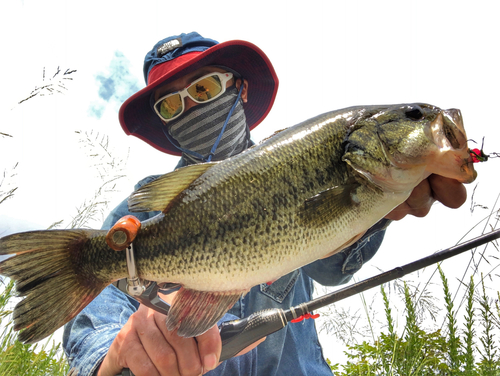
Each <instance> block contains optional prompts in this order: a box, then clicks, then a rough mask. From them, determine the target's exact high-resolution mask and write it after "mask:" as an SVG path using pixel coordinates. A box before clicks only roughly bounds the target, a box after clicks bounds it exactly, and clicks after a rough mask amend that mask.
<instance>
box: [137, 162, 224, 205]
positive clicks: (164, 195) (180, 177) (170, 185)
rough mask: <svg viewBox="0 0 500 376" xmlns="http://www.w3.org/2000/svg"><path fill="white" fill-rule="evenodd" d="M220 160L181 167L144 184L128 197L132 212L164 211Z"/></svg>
mask: <svg viewBox="0 0 500 376" xmlns="http://www.w3.org/2000/svg"><path fill="white" fill-rule="evenodd" d="M217 163H218V162H211V163H199V164H195V165H191V166H186V167H182V168H179V169H178V170H175V171H173V172H170V173H168V174H165V175H163V176H161V177H159V178H158V179H156V180H154V181H152V182H151V183H148V184H145V185H143V186H142V187H141V188H139V189H138V190H137V191H135V192H134V193H132V194H131V195H130V197H129V198H128V208H129V210H130V211H131V212H148V211H164V210H165V208H166V207H167V206H168V204H169V203H170V201H172V200H173V199H174V198H175V197H177V195H179V193H181V192H182V191H184V190H185V189H186V188H188V187H189V186H190V185H191V183H192V182H193V181H195V180H196V179H197V178H198V177H200V176H201V175H203V173H204V172H205V171H207V170H208V169H209V168H211V167H212V166H214V165H215V164H217Z"/></svg>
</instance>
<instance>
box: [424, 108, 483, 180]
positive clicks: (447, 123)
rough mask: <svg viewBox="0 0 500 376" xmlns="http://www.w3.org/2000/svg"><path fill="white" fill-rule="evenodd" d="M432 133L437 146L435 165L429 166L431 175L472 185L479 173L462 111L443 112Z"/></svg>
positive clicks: (450, 110) (434, 123) (432, 123)
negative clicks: (469, 145)
mask: <svg viewBox="0 0 500 376" xmlns="http://www.w3.org/2000/svg"><path fill="white" fill-rule="evenodd" d="M430 132H431V135H432V138H433V141H434V144H435V146H436V152H435V154H434V158H433V159H434V160H433V163H429V164H428V165H427V168H426V171H427V172H428V173H429V174H437V175H442V176H444V177H447V178H452V179H456V180H458V181H459V182H461V183H472V182H473V181H474V180H475V179H476V177H477V172H476V171H475V170H474V165H473V161H472V157H471V155H470V153H469V147H468V145H467V135H466V133H465V129H464V125H463V119H462V114H461V112H460V110H457V109H449V110H443V111H442V112H441V113H439V114H438V116H437V117H436V119H435V120H434V121H433V122H431V124H430Z"/></svg>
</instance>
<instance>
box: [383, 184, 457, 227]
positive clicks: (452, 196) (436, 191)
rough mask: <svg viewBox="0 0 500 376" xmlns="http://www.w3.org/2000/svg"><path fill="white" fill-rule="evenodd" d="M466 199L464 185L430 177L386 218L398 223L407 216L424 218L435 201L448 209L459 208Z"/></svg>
mask: <svg viewBox="0 0 500 376" xmlns="http://www.w3.org/2000/svg"><path fill="white" fill-rule="evenodd" d="M466 199H467V191H466V189H465V187H464V185H463V184H462V183H460V182H458V181H457V180H454V179H450V178H445V177H443V176H440V175H431V176H429V177H428V178H427V179H425V180H423V181H422V182H421V183H420V184H419V185H417V186H416V187H415V188H414V189H413V191H412V193H411V195H410V197H408V199H407V200H406V201H405V202H403V203H402V204H401V205H399V206H398V207H397V208H395V209H394V210H393V211H392V212H390V213H389V214H388V215H387V216H386V218H387V219H392V220H395V221H398V220H400V219H403V218H404V217H405V216H407V215H408V214H410V215H413V216H415V217H425V216H426V215H427V214H428V213H429V211H430V209H431V207H432V204H433V203H434V201H435V200H438V201H440V202H441V203H442V204H443V205H445V206H447V207H449V208H453V209H456V208H459V207H460V206H462V205H463V203H464V202H465V200H466Z"/></svg>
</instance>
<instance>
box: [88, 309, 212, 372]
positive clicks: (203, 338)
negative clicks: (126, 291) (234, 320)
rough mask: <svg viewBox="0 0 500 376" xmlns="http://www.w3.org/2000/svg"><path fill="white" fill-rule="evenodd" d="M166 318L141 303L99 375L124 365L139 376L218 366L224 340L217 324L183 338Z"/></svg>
mask: <svg viewBox="0 0 500 376" xmlns="http://www.w3.org/2000/svg"><path fill="white" fill-rule="evenodd" d="M165 320H166V316H165V315H162V314H161V313H158V312H156V311H154V310H152V309H149V308H147V307H145V306H143V305H141V306H140V307H139V309H138V310H137V312H135V313H134V314H133V315H132V316H130V318H129V320H128V321H127V323H126V324H125V326H124V327H123V328H122V329H121V330H120V332H119V333H118V335H117V336H116V338H115V340H114V341H113V343H112V344H111V347H110V348H109V351H108V354H107V355H106V357H105V358H104V360H103V362H102V364H101V367H100V368H99V371H98V374H97V375H98V376H114V375H116V374H118V373H120V372H121V371H122V369H123V368H129V369H130V370H131V371H132V372H133V373H134V374H135V375H136V376H146V375H148V376H149V375H150V376H164V375H169V376H170V375H200V374H201V373H202V372H208V371H209V370H212V369H214V368H215V367H216V366H217V365H218V360H219V357H220V353H221V348H222V343H221V339H220V335H219V331H218V328H217V326H214V327H212V328H211V329H209V330H208V331H207V332H205V333H204V334H202V335H200V336H198V337H196V338H183V337H179V336H178V335H177V332H176V331H173V332H169V331H168V330H167V328H166V325H165Z"/></svg>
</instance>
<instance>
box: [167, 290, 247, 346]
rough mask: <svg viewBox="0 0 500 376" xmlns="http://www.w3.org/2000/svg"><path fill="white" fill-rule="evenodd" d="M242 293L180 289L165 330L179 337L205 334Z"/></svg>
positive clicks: (169, 313)
mask: <svg viewBox="0 0 500 376" xmlns="http://www.w3.org/2000/svg"><path fill="white" fill-rule="evenodd" d="M242 293H243V292H242V291H240V292H208V291H196V290H190V289H186V288H184V287H183V288H181V289H180V290H179V292H178V293H177V295H176V297H175V299H174V301H173V303H172V307H171V308H170V311H169V312H168V316H167V329H168V330H170V331H172V330H175V329H177V334H178V335H179V336H181V337H196V336H199V335H201V334H203V333H205V332H206V331H207V330H208V329H210V328H211V327H212V326H214V325H215V324H216V323H217V321H219V320H220V318H221V317H222V316H224V314H225V313H226V312H227V311H228V310H229V309H230V308H231V307H232V306H233V305H234V303H236V301H237V300H238V299H239V297H240V296H241V294H242Z"/></svg>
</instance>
